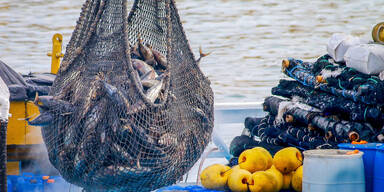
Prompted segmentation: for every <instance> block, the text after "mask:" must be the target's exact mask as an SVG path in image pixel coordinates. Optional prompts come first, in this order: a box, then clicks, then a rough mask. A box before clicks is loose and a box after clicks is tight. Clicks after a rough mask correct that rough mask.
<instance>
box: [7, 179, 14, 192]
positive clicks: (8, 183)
mask: <svg viewBox="0 0 384 192" xmlns="http://www.w3.org/2000/svg"><path fill="white" fill-rule="evenodd" d="M7 191H8V192H12V191H13V186H12V182H11V180H10V179H7Z"/></svg>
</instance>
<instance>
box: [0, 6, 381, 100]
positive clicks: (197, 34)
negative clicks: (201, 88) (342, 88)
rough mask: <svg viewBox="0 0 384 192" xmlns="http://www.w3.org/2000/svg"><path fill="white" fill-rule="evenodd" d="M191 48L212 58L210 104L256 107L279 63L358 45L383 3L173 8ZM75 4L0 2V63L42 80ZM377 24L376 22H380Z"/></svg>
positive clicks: (207, 67)
mask: <svg viewBox="0 0 384 192" xmlns="http://www.w3.org/2000/svg"><path fill="white" fill-rule="evenodd" d="M176 2H177V6H178V8H179V11H180V14H181V18H182V20H183V23H184V28H185V31H186V33H187V36H188V38H189V40H190V43H191V47H192V48H193V50H194V51H195V54H197V53H198V47H199V46H202V47H203V49H204V51H206V52H212V54H211V55H210V56H209V57H207V58H205V59H204V60H203V61H202V63H201V67H202V69H203V71H204V72H205V74H206V75H207V76H208V77H209V78H210V79H211V81H212V87H213V89H214V91H215V97H216V102H243V101H262V100H263V98H264V97H266V96H268V95H270V89H271V87H272V86H274V85H276V84H277V83H278V80H279V79H280V78H282V77H284V76H283V75H282V74H281V71H280V63H281V62H280V61H281V59H283V58H286V57H296V58H302V59H306V60H313V59H315V58H316V57H318V56H321V55H322V54H324V53H325V51H326V49H325V45H326V43H327V41H328V39H329V37H330V35H331V34H332V33H335V32H346V33H351V34H354V35H358V36H363V37H366V38H369V37H370V31H371V28H372V27H373V26H374V25H375V24H376V23H378V22H381V21H383V20H384V11H383V10H382V8H383V7H384V1H383V0H337V1H331V0H311V1H309V0H308V1H305V0H286V1H281V0H193V1H191V0H176ZM82 3H83V1H81V0H54V1H53V0H0V60H2V61H4V62H5V63H7V64H8V65H10V66H12V67H13V68H14V69H16V70H17V71H19V72H22V73H28V72H30V71H32V72H47V71H49V69H50V59H49V58H48V57H47V56H46V53H47V52H49V50H50V48H51V37H52V35H53V34H54V33H57V32H58V33H63V34H64V43H65V44H66V43H67V42H68V41H69V38H70V35H71V32H72V30H73V28H74V25H75V23H76V20H77V18H78V17H79V13H80V7H81V5H82ZM382 19H383V20H382Z"/></svg>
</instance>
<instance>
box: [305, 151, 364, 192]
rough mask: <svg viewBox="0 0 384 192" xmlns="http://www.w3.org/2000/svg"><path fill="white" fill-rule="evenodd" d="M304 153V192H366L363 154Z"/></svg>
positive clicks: (340, 152) (338, 152) (342, 152)
mask: <svg viewBox="0 0 384 192" xmlns="http://www.w3.org/2000/svg"><path fill="white" fill-rule="evenodd" d="M347 152H349V151H348V150H335V149H328V150H309V151H304V167H303V192H328V191H340V192H341V191H353V192H365V178H364V164H363V152H358V153H356V154H352V155H348V154H346V153H347Z"/></svg>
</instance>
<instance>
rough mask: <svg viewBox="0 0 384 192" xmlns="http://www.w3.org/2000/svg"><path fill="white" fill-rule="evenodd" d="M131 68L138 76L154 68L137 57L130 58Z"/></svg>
mask: <svg viewBox="0 0 384 192" xmlns="http://www.w3.org/2000/svg"><path fill="white" fill-rule="evenodd" d="M132 65H133V68H134V69H136V71H137V72H138V73H139V75H140V76H143V75H146V74H147V73H150V72H152V71H153V72H154V71H155V69H154V68H153V67H152V66H150V65H148V64H147V63H146V62H144V61H142V60H139V59H132Z"/></svg>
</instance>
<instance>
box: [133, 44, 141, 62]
mask: <svg viewBox="0 0 384 192" xmlns="http://www.w3.org/2000/svg"><path fill="white" fill-rule="evenodd" d="M138 49H139V44H135V46H133V47H131V59H140V60H142V59H143V58H142V57H141V55H140V53H139V51H138Z"/></svg>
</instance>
